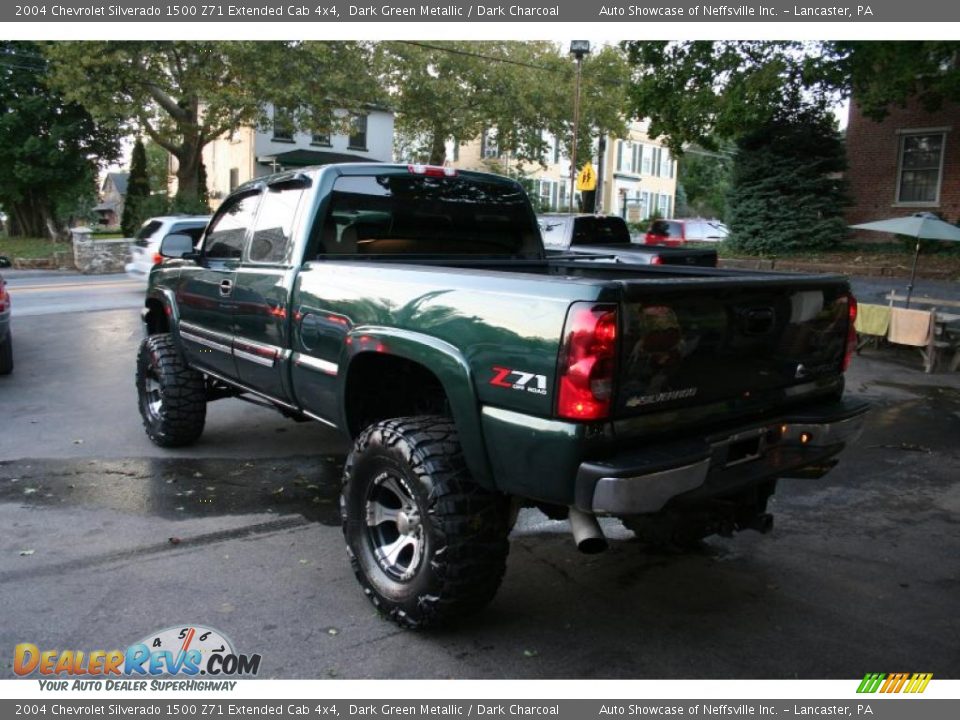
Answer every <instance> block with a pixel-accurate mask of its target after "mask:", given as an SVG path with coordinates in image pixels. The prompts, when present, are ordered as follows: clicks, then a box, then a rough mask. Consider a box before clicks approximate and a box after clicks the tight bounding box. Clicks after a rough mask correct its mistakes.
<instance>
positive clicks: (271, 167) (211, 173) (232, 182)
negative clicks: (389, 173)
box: [203, 107, 394, 206]
mask: <svg viewBox="0 0 960 720" xmlns="http://www.w3.org/2000/svg"><path fill="white" fill-rule="evenodd" d="M268 112H269V113H270V116H271V117H272V118H273V123H272V125H271V126H269V127H243V128H240V129H239V130H234V131H233V132H232V133H228V134H225V135H223V136H221V137H219V138H217V139H216V140H214V141H213V142H211V143H209V144H207V146H206V147H204V149H203V164H204V166H205V168H206V171H207V188H208V190H209V193H210V199H211V205H214V206H216V205H218V204H219V203H220V200H222V199H223V198H224V197H226V195H227V194H228V193H229V192H230V191H231V190H233V189H234V188H236V187H237V186H238V185H240V184H242V183H245V182H246V181H247V180H251V179H253V178H256V177H262V176H263V175H269V174H270V173H273V172H278V171H280V170H287V169H290V168H296V167H305V166H307V165H324V164H328V163H340V162H369V161H376V162H390V160H391V159H392V157H393V119H394V118H393V113H392V112H390V111H389V110H385V109H383V108H377V107H371V108H369V109H368V110H367V112H366V113H365V114H362V115H354V116H353V118H352V122H351V125H352V131H351V132H350V133H349V134H347V133H344V134H329V133H309V132H297V131H294V130H293V128H292V124H291V123H290V122H289V120H288V119H287V118H286V117H285V115H284V113H283V111H282V110H279V109H277V108H273V107H271V108H269V109H268ZM338 114H340V116H341V117H344V116H346V115H347V111H346V110H343V111H338Z"/></svg>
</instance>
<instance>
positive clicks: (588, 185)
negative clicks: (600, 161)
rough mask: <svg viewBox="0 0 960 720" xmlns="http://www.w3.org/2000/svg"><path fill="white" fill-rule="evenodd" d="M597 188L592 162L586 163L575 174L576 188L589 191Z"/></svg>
mask: <svg viewBox="0 0 960 720" xmlns="http://www.w3.org/2000/svg"><path fill="white" fill-rule="evenodd" d="M596 189H597V174H596V173H595V172H594V171H593V164H592V163H589V162H588V163H587V164H586V165H584V166H583V167H582V168H581V169H580V172H579V173H578V174H577V190H579V191H580V192H589V191H590V190H596Z"/></svg>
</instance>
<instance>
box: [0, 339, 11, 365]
mask: <svg viewBox="0 0 960 720" xmlns="http://www.w3.org/2000/svg"><path fill="white" fill-rule="evenodd" d="M12 372H13V335H12V334H11V333H9V332H8V333H7V337H6V338H4V340H3V342H0V375H9V374H10V373H12Z"/></svg>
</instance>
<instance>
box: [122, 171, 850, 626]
mask: <svg viewBox="0 0 960 720" xmlns="http://www.w3.org/2000/svg"><path fill="white" fill-rule="evenodd" d="M161 254H162V255H164V256H165V257H167V258H170V259H167V260H166V261H164V262H163V263H162V264H161V265H158V266H157V267H155V268H154V269H153V270H152V272H151V274H150V280H149V286H148V290H147V297H146V307H145V308H144V312H143V318H144V321H145V325H146V333H147V335H146V338H145V339H144V341H143V343H142V345H141V347H140V350H139V354H138V357H137V372H136V384H137V392H138V397H139V407H140V412H141V414H142V416H143V421H144V425H145V427H146V431H147V434H148V435H149V437H150V438H151V439H152V440H153V441H154V442H155V443H157V444H158V445H161V446H166V447H172V446H177V445H185V444H188V443H192V442H194V441H195V440H197V439H198V438H199V437H200V434H201V432H202V431H203V427H204V421H205V415H206V406H207V403H208V402H209V401H211V400H215V399H219V398H224V397H228V396H245V397H248V398H256V399H259V400H260V401H267V402H268V403H270V404H272V405H273V406H275V407H276V408H278V409H279V410H280V411H282V412H284V413H286V414H288V415H290V416H293V417H296V418H311V419H314V420H317V421H318V422H321V423H323V424H325V425H328V426H330V427H332V428H336V429H338V430H339V431H341V432H343V433H345V434H346V435H347V436H349V438H350V439H352V442H353V448H352V451H351V452H350V454H349V457H348V458H347V460H346V464H345V468H344V475H343V487H342V495H341V510H342V518H343V531H344V535H345V539H346V545H347V548H348V552H349V556H350V560H351V562H352V565H353V569H354V571H355V573H356V576H357V578H358V579H359V581H360V584H361V585H362V587H363V589H364V592H365V593H366V594H367V596H368V597H369V598H370V600H371V601H372V602H373V603H374V604H375V605H376V606H377V607H378V608H379V609H380V610H381V611H383V612H384V613H386V614H387V615H389V616H390V617H391V618H392V619H393V620H394V621H396V622H397V623H399V624H400V625H402V626H405V627H423V626H426V625H429V624H433V623H437V622H441V621H445V620H449V619H451V618H454V617H457V616H460V615H462V614H464V613H466V612H468V611H472V610H476V609H478V608H480V607H482V606H484V605H485V604H486V603H487V602H489V601H490V600H491V598H492V597H493V596H494V594H495V592H496V590H497V588H498V586H499V585H500V582H501V579H502V577H503V574H504V571H505V567H506V558H507V551H508V542H507V537H508V535H509V532H510V528H511V526H512V522H513V519H515V517H516V512H517V511H518V510H519V508H520V507H521V506H523V505H527V506H536V507H539V508H541V509H542V510H543V511H544V512H546V513H548V514H549V515H550V516H552V517H568V518H569V522H570V525H571V528H572V530H573V534H574V539H575V541H576V542H577V545H578V546H579V547H580V548H581V549H582V550H585V551H588V552H591V551H597V550H600V549H602V548H603V547H605V541H604V538H603V535H602V532H601V529H600V526H599V524H598V522H597V517H598V516H615V517H618V518H622V519H623V520H624V522H625V523H627V525H628V526H629V527H631V528H633V529H635V530H636V532H637V533H638V534H640V535H643V536H645V537H649V538H651V539H654V540H656V539H662V540H667V541H672V542H681V543H689V542H695V541H698V540H699V539H700V538H702V537H704V536H706V535H708V534H711V533H715V532H721V533H727V534H729V533H731V532H733V531H735V530H742V529H747V528H751V529H758V530H768V529H769V528H770V522H771V521H770V517H769V515H767V514H766V505H767V500H768V498H769V497H770V495H771V494H772V493H773V492H774V488H775V485H776V481H777V478H779V477H819V476H821V475H823V474H824V473H825V472H827V470H828V469H829V468H830V467H831V466H832V464H833V463H834V462H835V459H834V458H835V456H836V455H837V454H838V453H839V452H840V451H841V450H842V449H843V447H844V445H845V443H847V442H849V441H850V440H851V439H853V438H855V437H856V436H857V434H858V432H859V429H860V426H861V421H862V415H863V413H864V412H865V411H866V407H865V406H863V405H858V404H854V403H850V402H846V401H844V400H842V399H841V395H842V393H843V371H844V370H845V369H846V367H847V363H848V362H849V360H850V356H851V353H852V351H853V349H854V343H855V339H856V335H855V333H854V329H853V320H854V316H855V313H856V303H855V301H854V299H853V297H852V296H851V295H850V291H849V287H848V284H847V282H846V280H845V279H844V278H842V277H839V276H812V275H786V274H776V273H759V272H740V271H728V270H717V269H715V268H693V267H685V266H661V267H657V266H638V265H634V266H631V265H617V264H614V263H603V262H587V263H585V262H582V261H577V260H563V259H547V258H546V257H545V254H544V250H543V246H542V244H541V240H540V234H539V232H538V230H537V223H536V218H535V216H534V214H533V212H532V210H531V207H530V204H529V201H528V199H527V197H526V195H525V194H524V192H523V190H522V189H521V187H520V186H519V185H518V184H517V183H515V182H514V181H512V180H509V179H506V178H501V177H497V176H494V175H486V174H480V173H470V172H458V171H455V170H452V169H449V168H438V167H429V166H417V165H412V166H406V165H402V166H396V165H370V164H351V165H329V166H325V167H321V168H314V169H307V170H303V171H299V172H294V173H285V174H279V175H275V176H271V177H267V178H263V179H259V180H256V181H253V182H251V183H248V184H246V185H243V186H241V187H240V188H238V189H237V190H236V191H235V192H234V193H232V194H231V195H230V196H229V197H228V198H227V199H226V200H225V201H224V202H223V204H222V205H221V206H220V208H219V210H218V211H217V212H216V214H215V215H214V216H213V218H212V220H211V222H210V225H209V226H208V227H207V229H206V231H205V233H204V236H203V239H202V241H201V244H200V246H199V249H198V250H194V247H193V242H192V240H191V238H189V237H187V236H178V235H169V236H167V237H166V238H165V239H164V240H163V242H162V245H161Z"/></svg>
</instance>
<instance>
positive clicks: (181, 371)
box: [137, 334, 207, 447]
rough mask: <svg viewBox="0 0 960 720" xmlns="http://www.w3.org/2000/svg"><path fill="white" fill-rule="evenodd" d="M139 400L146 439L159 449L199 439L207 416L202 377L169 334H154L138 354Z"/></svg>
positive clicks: (147, 339) (144, 343)
mask: <svg viewBox="0 0 960 720" xmlns="http://www.w3.org/2000/svg"><path fill="white" fill-rule="evenodd" d="M137 397H138V400H139V405H140V416H141V417H142V418H143V427H144V428H145V429H146V431H147V436H148V437H149V438H150V439H151V440H152V441H153V442H154V443H155V444H156V445H159V446H160V447H180V446H183V445H189V444H191V443H193V442H195V441H196V440H197V438H199V437H200V435H201V433H202V432H203V425H204V422H205V421H206V417H207V396H206V386H205V384H204V380H203V375H202V374H200V373H199V372H197V371H196V370H194V369H193V368H191V367H189V366H188V365H187V364H186V362H184V360H183V356H182V355H181V354H180V350H179V349H178V348H177V346H176V345H175V344H174V342H173V338H172V337H171V336H170V335H169V334H162V335H151V336H150V337H147V338H145V339H144V340H143V342H142V343H141V344H140V352H139V353H138V354H137Z"/></svg>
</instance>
